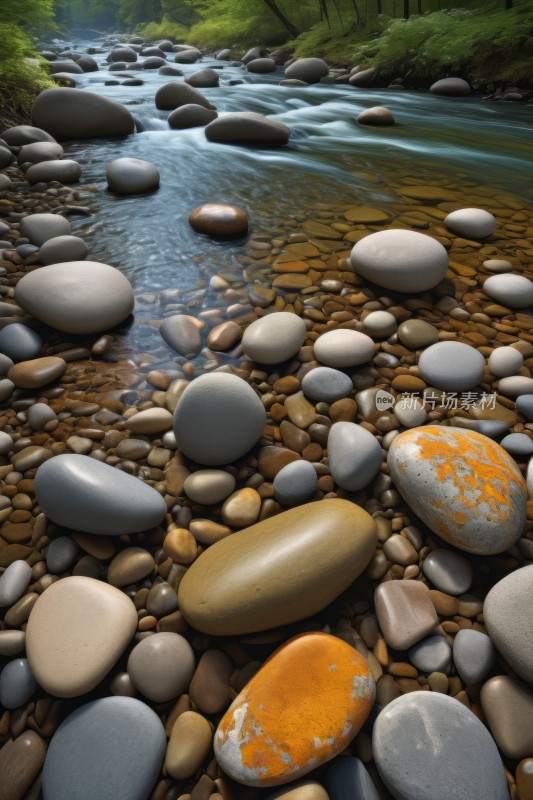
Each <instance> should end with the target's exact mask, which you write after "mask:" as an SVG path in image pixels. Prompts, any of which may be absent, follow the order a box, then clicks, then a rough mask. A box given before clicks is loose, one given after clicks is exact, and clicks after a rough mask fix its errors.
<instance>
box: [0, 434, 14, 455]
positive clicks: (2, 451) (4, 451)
mask: <svg viewBox="0 0 533 800" xmlns="http://www.w3.org/2000/svg"><path fill="white" fill-rule="evenodd" d="M12 449H13V439H12V438H11V436H10V435H9V433H6V432H5V431H0V455H1V456H7V455H8V454H9V453H10V452H11V450H12Z"/></svg>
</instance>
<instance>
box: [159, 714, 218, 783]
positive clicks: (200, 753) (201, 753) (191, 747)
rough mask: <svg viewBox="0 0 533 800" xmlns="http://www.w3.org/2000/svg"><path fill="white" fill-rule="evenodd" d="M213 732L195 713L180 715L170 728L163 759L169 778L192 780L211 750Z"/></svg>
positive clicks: (202, 718)
mask: <svg viewBox="0 0 533 800" xmlns="http://www.w3.org/2000/svg"><path fill="white" fill-rule="evenodd" d="M212 741H213V731H212V728H211V725H210V724H209V722H208V721H207V720H206V719H205V717H202V715H201V714H198V713H197V712H196V711H185V712H184V713H183V714H180V716H179V717H178V719H177V720H176V722H175V723H174V725H173V727H172V731H171V734H170V740H169V742H168V746H167V753H166V757H165V770H166V771H167V773H168V774H169V775H170V777H171V778H174V780H177V781H183V780H186V779H187V778H192V777H193V775H195V773H196V772H197V771H198V770H199V769H200V767H201V765H202V763H203V762H204V761H205V759H206V758H207V756H208V754H209V751H210V750H211V744H212Z"/></svg>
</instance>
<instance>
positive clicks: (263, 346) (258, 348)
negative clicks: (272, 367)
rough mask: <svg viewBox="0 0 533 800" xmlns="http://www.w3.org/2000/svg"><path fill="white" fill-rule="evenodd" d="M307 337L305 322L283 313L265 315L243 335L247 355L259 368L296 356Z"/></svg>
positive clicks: (293, 315) (295, 316)
mask: <svg viewBox="0 0 533 800" xmlns="http://www.w3.org/2000/svg"><path fill="white" fill-rule="evenodd" d="M306 336H307V328H306V327H305V322H304V321H303V319H302V318H301V317H299V316H298V315H297V314H289V313H288V312H286V311H279V312H277V313H276V312H274V313H273V314H267V315H266V316H264V317H261V318H260V319H257V320H255V322H252V324H251V325H249V326H248V327H247V328H246V330H245V331H244V335H243V337H242V346H243V349H244V352H245V353H246V355H247V356H248V357H249V358H251V359H252V360H253V361H257V362H258V363H259V364H280V363H281V362H282V361H287V360H288V359H289V358H292V357H293V356H295V355H296V353H297V352H298V350H299V349H300V347H301V346H302V344H303V343H304V341H305V337H306Z"/></svg>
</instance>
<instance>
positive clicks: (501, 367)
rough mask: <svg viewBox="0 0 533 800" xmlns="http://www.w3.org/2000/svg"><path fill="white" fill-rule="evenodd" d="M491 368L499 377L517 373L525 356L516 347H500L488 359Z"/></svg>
mask: <svg viewBox="0 0 533 800" xmlns="http://www.w3.org/2000/svg"><path fill="white" fill-rule="evenodd" d="M487 363H488V366H489V370H490V371H491V373H492V374H493V375H495V376H496V377H497V378H506V377H508V376H509V375H516V373H517V372H519V371H520V369H521V368H522V366H523V364H524V356H523V355H522V353H521V352H520V351H519V350H516V348H514V347H505V346H504V347H498V348H496V350H493V351H492V353H491V354H490V356H489V359H488V362H487Z"/></svg>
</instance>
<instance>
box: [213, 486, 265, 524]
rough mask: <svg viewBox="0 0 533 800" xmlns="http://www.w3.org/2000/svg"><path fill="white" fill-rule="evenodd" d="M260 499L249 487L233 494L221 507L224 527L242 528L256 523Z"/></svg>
mask: <svg viewBox="0 0 533 800" xmlns="http://www.w3.org/2000/svg"><path fill="white" fill-rule="evenodd" d="M260 510H261V497H260V496H259V493H258V492H256V490H255V489H251V488H249V487H247V488H245V489H239V490H238V491H236V492H234V493H233V494H232V495H231V496H230V497H228V499H227V500H226V502H225V503H224V505H223V506H222V521H223V522H224V523H225V524H226V525H232V526H234V527H237V528H244V527H245V526H247V525H253V524H254V522H257V518H258V516H259V511H260Z"/></svg>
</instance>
